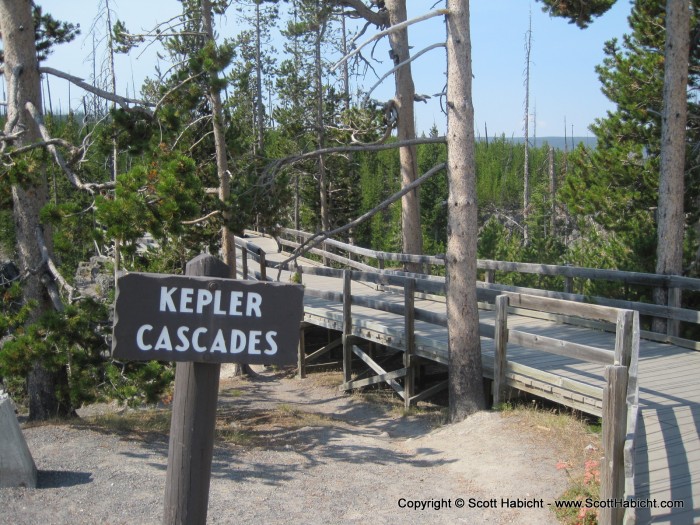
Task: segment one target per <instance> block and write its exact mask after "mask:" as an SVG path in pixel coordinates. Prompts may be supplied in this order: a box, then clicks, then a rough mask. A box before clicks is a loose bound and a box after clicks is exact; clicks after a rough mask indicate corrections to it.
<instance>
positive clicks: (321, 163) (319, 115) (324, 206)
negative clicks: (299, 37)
mask: <svg viewBox="0 0 700 525" xmlns="http://www.w3.org/2000/svg"><path fill="white" fill-rule="evenodd" d="M325 27H326V25H325V21H321V20H319V21H318V29H317V30H316V41H315V42H314V70H315V73H316V75H315V77H316V78H315V81H316V142H317V143H318V149H323V148H325V147H326V133H325V130H324V128H323V64H322V62H321V59H322V57H321V44H322V42H323V35H324V33H325ZM318 187H319V194H320V195H319V197H320V202H321V229H322V230H323V231H328V230H330V229H331V221H330V211H329V209H328V206H329V204H328V181H327V180H326V161H325V158H324V156H323V155H319V157H318ZM324 263H325V261H324Z"/></svg>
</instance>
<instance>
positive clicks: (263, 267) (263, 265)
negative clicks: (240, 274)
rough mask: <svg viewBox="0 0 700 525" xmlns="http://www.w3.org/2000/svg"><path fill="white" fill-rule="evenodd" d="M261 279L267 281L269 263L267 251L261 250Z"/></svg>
mask: <svg viewBox="0 0 700 525" xmlns="http://www.w3.org/2000/svg"><path fill="white" fill-rule="evenodd" d="M260 280H261V281H267V263H266V261H265V252H264V251H262V250H260Z"/></svg>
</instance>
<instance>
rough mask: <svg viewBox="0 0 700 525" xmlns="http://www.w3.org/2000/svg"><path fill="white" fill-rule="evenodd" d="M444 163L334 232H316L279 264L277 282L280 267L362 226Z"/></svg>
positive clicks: (418, 184)
mask: <svg viewBox="0 0 700 525" xmlns="http://www.w3.org/2000/svg"><path fill="white" fill-rule="evenodd" d="M446 165H447V164H446V163H444V162H443V163H442V164H438V165H437V166H434V167H432V168H431V169H430V170H428V171H427V172H426V173H425V174H423V175H421V176H420V177H419V178H417V179H416V180H414V181H413V182H412V183H411V184H408V185H406V186H404V187H403V188H402V189H401V191H398V192H396V193H394V194H393V195H392V196H391V197H389V198H388V199H386V200H384V201H382V202H381V203H380V204H379V205H378V206H376V207H375V208H372V209H371V210H369V211H368V212H366V213H364V214H362V215H360V216H359V217H358V218H356V219H354V220H352V221H350V222H348V223H347V224H344V225H343V226H340V227H338V228H335V229H334V230H328V231H322V232H317V233H315V234H313V235H312V236H311V237H309V238H308V239H307V240H306V241H304V242H303V243H302V244H300V245H299V246H298V247H297V248H296V249H295V250H294V251H293V252H292V254H291V256H290V257H288V258H287V259H285V260H284V261H282V262H281V263H279V273H278V274H277V280H278V281H279V276H280V274H281V273H282V267H283V266H285V265H286V264H287V263H290V262H292V261H296V259H297V258H299V257H300V256H301V255H302V254H304V253H306V252H308V251H309V250H311V249H313V248H315V247H316V246H318V245H319V244H321V243H322V242H323V241H325V240H326V239H329V238H330V237H333V236H334V235H338V234H340V233H343V232H345V231H348V230H350V229H352V228H355V227H356V226H358V225H360V224H362V223H363V222H365V221H367V220H369V219H371V218H372V217H373V216H375V215H376V214H377V213H379V212H380V211H382V210H385V209H386V208H388V207H389V206H390V205H391V204H393V203H394V202H396V201H397V200H399V199H400V198H401V197H403V196H404V195H406V194H407V193H409V192H411V191H413V190H414V189H416V188H417V187H418V186H420V185H421V184H423V183H424V182H425V181H426V180H428V179H429V178H430V177H432V176H433V175H435V174H436V173H439V172H440V171H442V170H444V169H445V166H446Z"/></svg>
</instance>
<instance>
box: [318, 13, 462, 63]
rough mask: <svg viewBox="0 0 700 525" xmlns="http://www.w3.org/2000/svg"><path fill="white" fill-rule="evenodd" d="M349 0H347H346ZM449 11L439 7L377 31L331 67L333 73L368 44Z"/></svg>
mask: <svg viewBox="0 0 700 525" xmlns="http://www.w3.org/2000/svg"><path fill="white" fill-rule="evenodd" d="M346 1H347V0H346ZM448 13H449V10H447V9H437V10H435V11H432V12H430V13H426V14H424V15H421V16H418V17H416V18H411V19H410V20H406V21H405V22H401V23H400V24H396V25H393V26H391V27H389V28H387V29H385V30H384V31H380V32H379V33H376V34H375V35H374V36H372V37H371V38H369V39H367V40H365V41H364V42H363V43H362V44H360V45H359V46H358V47H356V48H355V49H353V50H352V51H351V52H350V53H348V54H347V55H345V56H344V57H343V58H341V59H340V60H339V61H338V62H336V63H335V64H334V65H333V67H332V68H331V73H332V72H333V71H335V70H336V69H338V68H339V67H340V66H341V65H343V63H345V62H347V61H348V60H349V59H350V58H352V57H353V56H355V55H356V54H358V53H359V52H360V51H361V50H362V48H363V47H365V46H366V45H368V44H371V43H372V42H374V41H375V40H379V39H380V38H382V37H384V36H386V35H389V34H391V33H393V32H395V31H400V30H401V29H404V28H405V27H408V26H410V25H412V24H416V23H418V22H423V21H424V20H429V19H430V18H434V17H436V16H443V15H447V14H448Z"/></svg>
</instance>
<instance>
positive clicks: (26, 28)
mask: <svg viewBox="0 0 700 525" xmlns="http://www.w3.org/2000/svg"><path fill="white" fill-rule="evenodd" d="M0 34H1V35H2V44H3V52H4V59H5V61H4V65H3V69H4V76H5V80H6V82H7V91H8V93H7V99H8V105H7V124H6V125H5V133H6V134H11V133H13V132H17V131H19V130H24V133H23V134H22V135H21V136H20V138H19V139H18V140H17V141H16V145H18V146H21V145H23V144H30V143H32V142H37V141H39V140H41V137H40V134H39V130H38V127H37V125H36V122H35V121H34V119H33V118H32V116H31V115H30V114H29V112H28V111H27V109H26V108H25V105H26V103H27V102H31V103H32V104H33V105H34V107H36V108H41V107H42V106H41V84H40V80H39V70H38V63H37V56H36V47H35V43H34V22H33V20H32V4H31V3H30V2H17V1H11V0H0ZM48 194H49V189H48V182H47V179H46V174H45V173H44V171H43V170H41V171H40V172H39V173H35V174H33V176H32V177H31V179H28V180H27V181H26V182H25V183H23V184H13V185H12V209H13V214H14V222H15V234H16V238H17V253H18V255H19V261H18V262H19V266H20V269H21V271H22V272H23V273H24V272H27V271H29V270H32V271H31V272H30V273H29V274H27V276H26V279H25V280H24V282H23V286H22V294H23V300H24V302H25V303H27V302H29V301H35V302H36V305H37V306H36V308H35V309H34V310H33V311H32V313H31V316H30V319H29V322H34V321H36V320H37V319H38V318H39V317H40V316H41V315H42V314H44V313H46V312H48V311H50V310H52V309H53V305H52V303H51V301H50V299H49V297H48V295H47V293H46V288H45V286H44V284H43V282H42V278H43V277H45V272H44V271H43V270H42V254H41V251H40V248H39V245H38V242H37V238H36V231H37V229H38V228H42V227H43V225H42V224H41V221H40V216H39V214H40V212H41V209H42V208H43V206H44V205H45V204H46V203H47V202H48ZM44 237H45V239H46V244H47V247H48V249H49V250H51V248H52V246H51V230H50V227H49V226H48V225H47V226H46V227H45V228H44ZM37 270H39V271H37ZM66 382H67V375H66V371H65V369H62V370H59V371H49V370H47V369H46V368H45V367H44V366H43V365H42V364H41V363H40V362H36V363H35V364H34V366H33V368H32V370H31V372H29V376H28V377H27V390H28V392H29V419H31V420H45V419H49V418H52V417H60V416H65V415H67V414H69V413H70V412H71V408H70V407H69V406H67V405H65V404H62V403H61V400H60V396H59V390H60V389H61V388H62V387H65V385H66Z"/></svg>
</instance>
